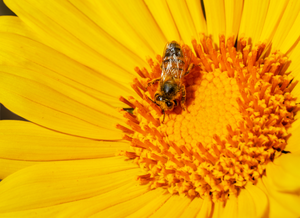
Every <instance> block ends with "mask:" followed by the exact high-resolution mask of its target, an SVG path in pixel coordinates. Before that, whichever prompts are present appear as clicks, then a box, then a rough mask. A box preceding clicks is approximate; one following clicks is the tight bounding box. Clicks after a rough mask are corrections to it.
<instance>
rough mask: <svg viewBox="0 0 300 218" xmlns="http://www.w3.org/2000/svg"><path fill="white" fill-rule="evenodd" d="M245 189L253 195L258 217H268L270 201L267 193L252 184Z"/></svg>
mask: <svg viewBox="0 0 300 218" xmlns="http://www.w3.org/2000/svg"><path fill="white" fill-rule="evenodd" d="M245 188H246V191H248V192H249V194H250V195H251V197H252V199H253V202H254V204H255V212H256V217H268V213H269V199H268V197H267V194H266V192H264V191H263V190H261V189H260V188H259V187H257V186H256V185H252V184H248V185H247V186H246V187H245Z"/></svg>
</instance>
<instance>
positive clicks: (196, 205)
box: [180, 198, 204, 218]
mask: <svg viewBox="0 0 300 218" xmlns="http://www.w3.org/2000/svg"><path fill="white" fill-rule="evenodd" d="M203 202H204V200H203V199H201V198H194V199H193V201H192V202H191V203H190V204H189V205H188V206H187V207H186V208H185V210H184V212H183V214H181V216H180V217H182V218H183V217H196V215H197V214H198V213H199V211H200V210H201V208H202V204H203Z"/></svg>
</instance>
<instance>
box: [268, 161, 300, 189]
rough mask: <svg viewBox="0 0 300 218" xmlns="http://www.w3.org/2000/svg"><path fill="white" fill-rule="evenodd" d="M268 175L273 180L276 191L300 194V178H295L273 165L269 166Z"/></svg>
mask: <svg viewBox="0 0 300 218" xmlns="http://www.w3.org/2000/svg"><path fill="white" fill-rule="evenodd" d="M266 174H267V177H268V178H270V179H271V180H272V182H273V184H274V186H275V187H276V190H278V191H281V192H289V193H298V192H299V191H300V176H299V177H295V176H293V175H292V174H290V173H289V172H287V171H286V170H285V169H283V168H282V167H280V166H278V165H275V164H273V163H269V164H268V165H267V169H266Z"/></svg>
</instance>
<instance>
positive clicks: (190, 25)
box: [167, 0, 198, 46]
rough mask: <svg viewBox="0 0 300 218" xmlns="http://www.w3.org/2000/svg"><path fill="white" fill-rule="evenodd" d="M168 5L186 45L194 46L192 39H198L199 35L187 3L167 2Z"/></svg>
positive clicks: (170, 0)
mask: <svg viewBox="0 0 300 218" xmlns="http://www.w3.org/2000/svg"><path fill="white" fill-rule="evenodd" d="M167 3H168V6H169V9H170V11H171V14H172V16H173V18H174V21H175V23H176V26H177V28H178V32H179V34H180V37H181V39H182V40H183V42H184V43H186V44H188V45H190V46H192V43H191V41H192V37H195V38H198V34H197V30H196V28H195V24H194V22H193V18H192V16H191V14H190V11H189V8H188V6H187V3H186V2H185V1H184V0H178V1H172V0H167Z"/></svg>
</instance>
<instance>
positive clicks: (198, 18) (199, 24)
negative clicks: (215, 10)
mask: <svg viewBox="0 0 300 218" xmlns="http://www.w3.org/2000/svg"><path fill="white" fill-rule="evenodd" d="M186 4H187V6H188V8H189V11H190V13H191V16H192V19H193V22H194V26H195V29H196V33H197V35H198V34H199V33H204V34H205V35H207V26H206V20H205V18H204V14H203V9H202V6H201V2H200V1H197V0H186ZM195 37H196V36H195Z"/></svg>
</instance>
